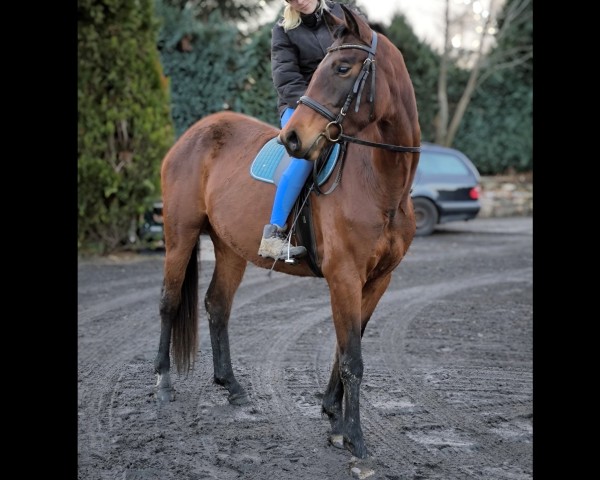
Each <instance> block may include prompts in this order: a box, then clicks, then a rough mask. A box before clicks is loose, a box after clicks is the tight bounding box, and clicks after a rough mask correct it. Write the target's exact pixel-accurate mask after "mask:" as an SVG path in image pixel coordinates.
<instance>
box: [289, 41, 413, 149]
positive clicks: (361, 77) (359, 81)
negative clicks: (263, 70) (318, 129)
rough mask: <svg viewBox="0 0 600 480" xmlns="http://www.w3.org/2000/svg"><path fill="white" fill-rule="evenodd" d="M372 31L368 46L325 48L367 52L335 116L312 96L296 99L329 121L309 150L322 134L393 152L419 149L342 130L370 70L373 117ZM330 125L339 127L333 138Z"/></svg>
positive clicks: (370, 95) (356, 108)
mask: <svg viewBox="0 0 600 480" xmlns="http://www.w3.org/2000/svg"><path fill="white" fill-rule="evenodd" d="M372 33H373V37H372V40H371V46H370V47H368V46H366V45H361V44H345V45H339V46H337V47H330V48H328V49H327V54H329V53H331V52H335V51H337V50H345V49H358V50H364V51H365V52H367V53H368V54H369V55H368V56H367V58H366V59H365V61H364V62H363V66H362V69H361V71H360V73H359V74H358V76H357V77H356V80H355V82H354V86H353V87H352V89H351V90H350V92H348V95H347V96H346V101H345V102H344V105H343V106H342V108H341V109H340V112H339V113H338V114H337V116H336V115H334V114H333V113H331V112H330V111H329V110H328V109H327V108H325V107H324V106H323V105H321V104H320V103H319V102H317V101H315V100H313V99H312V98H310V97H308V96H306V95H303V96H302V97H300V100H298V103H299V104H300V103H303V104H304V105H306V106H307V107H310V108H312V109H313V110H314V111H315V112H317V113H318V114H320V115H322V116H324V117H325V118H327V119H328V120H329V123H328V124H327V125H326V126H325V130H324V131H323V132H322V133H321V134H320V135H319V136H318V137H317V139H316V140H315V142H314V143H313V145H312V146H311V147H310V149H309V151H310V150H311V149H312V148H313V147H314V146H316V143H317V141H318V140H319V139H320V138H321V137H322V136H324V137H325V138H327V140H329V141H330V142H333V143H337V142H341V143H342V144H343V142H352V143H358V144H360V145H367V146H369V147H377V148H384V149H386V150H392V151H394V152H405V153H417V152H420V151H421V147H403V146H400V145H390V144H388V143H377V142H371V141H368V140H361V139H359V138H356V137H351V136H348V135H346V134H344V131H343V128H342V122H343V121H344V118H346V113H347V112H348V108H350V104H351V103H352V100H354V97H355V96H357V95H358V96H357V97H356V104H355V107H354V111H355V112H358V109H359V107H360V98H361V95H362V91H363V88H364V86H365V83H366V81H367V78H368V76H369V74H370V73H371V71H373V75H372V76H371V92H370V94H369V103H370V104H371V109H370V112H369V120H372V118H373V108H374V102H375V51H376V50H377V33H376V32H372ZM332 127H336V128H338V129H339V134H338V136H337V137H336V138H333V137H332V136H331V133H330V129H331V128H332Z"/></svg>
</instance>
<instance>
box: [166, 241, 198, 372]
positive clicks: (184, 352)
mask: <svg viewBox="0 0 600 480" xmlns="http://www.w3.org/2000/svg"><path fill="white" fill-rule="evenodd" d="M199 243H200V240H198V241H197V242H196V244H195V245H194V248H193V250H192V254H191V255H190V259H189V261H188V264H187V267H186V269H185V278H184V279H183V284H182V285H181V302H180V303H179V308H178V309H177V314H176V315H175V317H174V319H173V331H172V335H173V336H172V353H173V361H174V363H175V368H176V369H177V372H178V373H182V372H184V373H188V372H189V371H190V369H192V368H193V367H194V362H195V360H196V353H197V352H198V268H199V265H198V246H199Z"/></svg>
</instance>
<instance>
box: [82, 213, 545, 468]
mask: <svg viewBox="0 0 600 480" xmlns="http://www.w3.org/2000/svg"><path fill="white" fill-rule="evenodd" d="M202 246H203V247H202V255H201V267H202V268H201V271H200V289H201V298H203V296H204V292H205V291H206V288H207V287H208V282H209V281H210V277H211V275H212V270H213V266H214V261H213V257H212V252H211V248H210V247H211V244H210V240H209V239H208V237H204V236H203V237H202ZM532 251H533V242H532V218H531V217H515V218H482V219H476V220H474V221H472V222H465V223H463V222H458V223H451V224H447V225H446V226H441V227H439V228H438V230H437V232H436V233H434V234H433V235H432V236H430V237H420V238H416V239H415V240H414V242H413V245H412V246H411V248H410V250H409V252H408V255H407V257H406V258H405V259H404V260H403V262H402V263H401V264H400V266H399V267H398V268H397V270H396V271H395V273H394V276H393V279H392V282H391V284H390V287H389V289H388V291H387V292H386V293H385V294H384V296H383V298H382V300H381V302H380V303H379V305H378V307H377V309H376V310H375V313H374V314H373V317H372V320H371V322H370V323H369V325H368V327H367V329H366V331H365V335H364V337H363V360H364V377H363V383H362V386H361V399H360V401H361V421H362V427H363V431H364V435H365V441H366V443H367V447H368V448H369V452H370V457H369V458H368V459H367V460H363V461H360V462H359V461H357V460H356V459H355V458H353V457H352V456H351V454H350V453H349V452H348V451H346V450H340V449H336V448H334V447H332V446H331V445H329V444H328V442H327V437H328V435H327V432H328V429H329V422H328V420H326V419H325V418H322V417H321V410H320V402H321V395H322V393H323V391H324V389H325V386H326V384H327V381H328V378H329V372H330V368H331V362H332V359H333V351H334V345H335V336H334V331H333V325H332V324H331V315H330V305H329V293H328V288H327V284H326V282H325V280H324V279H316V278H299V277H293V276H288V275H283V274H278V273H276V272H274V273H273V274H272V275H271V276H270V277H269V276H268V275H267V273H268V271H267V270H264V269H259V268H257V267H254V266H253V265H249V266H248V269H247V271H246V275H245V277H244V281H243V282H242V285H241V286H240V289H239V290H238V293H237V295H236V299H235V302H234V308H233V312H232V315H231V324H230V336H231V354H232V362H233V368H234V372H235V373H236V376H237V378H238V380H239V381H240V383H242V384H243V385H244V386H245V387H246V389H247V391H248V393H249V395H250V397H251V400H252V401H251V403H250V404H249V405H247V406H243V407H234V406H231V405H229V404H228V402H227V392H226V391H225V390H224V389H223V388H221V387H219V386H218V385H216V384H214V383H213V381H212V375H213V372H212V358H211V346H210V339H209V333H208V325H207V323H206V315H205V313H204V309H203V303H201V306H200V307H201V323H200V352H199V356H198V360H197V363H196V367H195V370H194V371H193V372H192V373H191V374H190V375H189V376H187V377H184V376H177V375H176V374H175V375H174V376H173V380H174V386H175V389H176V394H177V398H176V400H175V401H174V402H171V403H169V404H168V405H163V406H161V405H159V404H158V403H157V402H156V400H155V397H154V392H155V391H154V384H155V381H156V378H155V375H154V373H153V364H152V363H153V360H154V357H155V355H156V352H157V348H158V338H159V329H160V319H159V315H158V302H159V296H160V287H161V281H162V261H163V252H160V251H159V252H152V253H148V254H141V255H129V256H115V257H108V258H102V259H93V260H90V259H88V260H80V261H79V264H78V410H77V413H78V438H77V446H78V452H77V456H78V478H79V479H81V480H101V479H102V480H104V479H107V480H108V479H111V480H113V479H119V480H121V479H125V480H134V479H135V480H205V479H206V480H208V479H219V480H232V479H247V480H262V479H265V480H329V479H334V480H337V479H348V478H352V477H355V478H361V477H363V478H372V479H388V480H400V479H402V480H404V479H407V480H408V479H431V480H453V479H481V480H529V479H532V478H533V460H532V456H533V455H532V442H533V398H532V397H533V383H532V376H533V366H532V356H533V354H532V351H533V348H532V343H533V340H532V337H533V334H532V330H533V304H532V292H533V260H532V256H533V252H532Z"/></svg>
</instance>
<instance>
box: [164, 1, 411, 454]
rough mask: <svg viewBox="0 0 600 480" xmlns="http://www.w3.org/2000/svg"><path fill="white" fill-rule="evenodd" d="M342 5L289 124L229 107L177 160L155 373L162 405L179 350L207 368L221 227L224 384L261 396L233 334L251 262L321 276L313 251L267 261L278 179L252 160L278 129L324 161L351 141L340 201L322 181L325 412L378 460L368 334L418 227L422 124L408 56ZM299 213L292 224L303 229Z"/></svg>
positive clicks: (192, 136) (338, 183) (216, 321)
mask: <svg viewBox="0 0 600 480" xmlns="http://www.w3.org/2000/svg"><path fill="white" fill-rule="evenodd" d="M342 7H343V9H344V19H339V18H337V17H335V16H334V15H331V14H329V13H328V12H325V13H324V21H326V22H327V24H328V26H329V27H330V30H331V31H332V32H333V35H334V42H333V43H332V45H331V47H330V48H329V50H328V52H327V54H326V56H325V58H324V59H323V60H322V62H321V63H320V64H319V66H318V68H317V69H316V71H315V72H314V75H313V77H312V79H311V81H310V84H309V86H308V89H307V90H306V92H305V95H304V96H303V97H302V98H301V99H300V100H299V102H298V105H297V108H296V109H295V111H294V113H293V115H292V116H291V118H290V120H289V121H288V123H287V124H286V125H285V126H284V128H282V129H281V130H280V129H277V128H276V127H274V126H272V125H269V124H267V123H265V122H263V121H261V120H258V119H256V118H253V117H251V116H248V115H245V114H243V113H237V112H232V111H220V112H216V113H212V114H210V115H208V116H205V117H203V118H202V119H200V120H198V121H197V122H196V123H195V124H193V125H192V126H191V127H189V129H188V130H187V131H186V132H185V133H184V134H183V135H182V136H181V137H180V138H179V139H178V140H177V141H176V142H175V143H174V144H173V146H172V147H171V148H170V150H169V151H168V152H167V154H166V156H165V157H164V159H163V162H162V165H161V189H162V197H163V220H164V239H165V258H164V271H163V273H164V277H163V284H162V289H161V297H160V305H159V311H160V319H161V330H160V339H159V348H158V354H157V356H156V358H155V361H154V370H155V373H156V375H157V379H158V380H157V384H156V397H157V399H158V400H159V401H160V402H167V401H173V400H174V399H175V394H174V391H175V390H174V388H173V383H172V380H171V376H170V368H171V354H172V357H173V362H174V364H175V366H176V369H177V372H178V373H181V372H185V373H187V372H189V371H190V370H191V369H193V366H194V362H195V359H196V356H197V350H198V338H197V336H198V333H197V332H198V297H199V294H198V278H199V268H200V264H199V260H198V258H199V257H198V251H199V246H200V236H201V234H207V235H208V236H209V237H210V239H211V240H212V242H213V245H214V254H215V264H214V272H213V275H212V279H211V282H210V285H209V287H208V289H207V291H206V295H205V298H204V306H205V309H206V312H207V316H208V323H209V330H210V340H211V346H212V355H213V368H214V378H213V380H214V382H215V383H216V384H218V385H220V386H222V387H224V388H225V389H226V390H227V391H228V401H229V402H230V403H231V404H232V405H244V404H247V403H248V402H250V399H249V396H248V394H247V393H246V390H245V389H244V388H243V387H242V385H240V384H239V383H238V381H237V379H236V377H235V375H234V372H233V368H232V364H231V356H230V348H229V334H228V324H229V320H230V313H231V309H232V304H233V300H234V295H235V293H236V290H237V289H238V287H239V286H240V283H241V281H242V278H243V275H244V272H245V269H246V267H247V264H248V262H251V263H252V264H254V265H256V266H258V267H261V268H265V269H274V270H275V271H277V272H283V273H285V274H289V275H298V276H305V277H308V276H312V277H314V276H316V274H315V272H314V270H313V269H312V268H311V267H310V266H309V264H308V261H307V259H306V258H305V257H303V258H300V259H297V261H295V262H294V261H290V262H288V261H281V260H273V259H269V258H263V257H261V256H259V255H258V253H257V252H258V247H259V244H260V240H261V236H262V230H263V226H264V225H265V224H266V223H268V220H269V215H270V211H271V206H272V201H273V197H274V187H273V185H270V184H268V183H265V182H260V181H257V180H256V179H253V178H251V176H250V175H249V167H250V164H251V162H252V160H253V159H254V158H255V156H256V155H257V153H258V152H259V151H260V149H261V147H262V146H263V145H265V144H266V142H267V141H269V140H272V139H273V138H275V137H278V138H279V141H280V142H281V143H283V145H284V146H285V149H286V150H287V152H288V153H289V155H290V156H294V157H299V158H305V159H307V160H309V161H313V162H316V161H317V159H318V158H319V156H320V155H321V153H322V152H323V151H325V150H326V149H328V148H329V149H331V145H332V144H335V143H340V144H341V145H342V146H343V147H344V148H343V150H344V154H343V155H344V156H343V159H342V161H341V162H340V165H339V166H338V167H336V168H339V172H338V174H337V175H335V176H333V175H332V178H331V179H329V180H328V185H330V184H334V183H335V188H333V187H332V188H329V189H328V192H326V193H328V194H327V195H323V194H319V192H317V191H316V190H314V189H313V190H312V193H311V204H310V207H311V213H312V222H313V226H312V228H313V233H314V239H315V249H316V258H318V259H319V265H318V267H319V268H320V271H321V272H322V276H323V277H324V278H325V280H326V282H327V285H328V287H329V293H330V302H331V312H332V321H333V325H334V328H335V335H336V349H335V352H334V359H333V365H332V368H331V374H330V378H329V381H328V385H327V387H326V390H325V392H324V395H323V399H322V405H321V408H322V413H323V414H324V417H325V416H326V417H327V418H328V419H329V421H330V432H329V437H328V440H329V442H330V443H331V445H333V446H334V447H338V448H342V449H343V448H346V449H347V450H349V451H350V452H351V453H352V455H354V456H355V457H358V458H366V457H367V456H368V450H367V447H366V444H365V440H364V435H363V432H362V428H361V424H360V411H359V393H360V384H361V381H362V376H363V359H362V353H361V340H362V336H363V334H364V331H365V328H366V326H367V323H368V322H369V320H370V319H371V316H372V315H373V312H374V310H375V308H376V306H377V304H378V302H379V300H380V299H381V297H382V295H383V294H384V292H385V291H386V289H387V287H388V285H389V283H390V280H391V277H392V273H393V271H394V270H395V269H396V267H397V266H398V265H399V264H400V262H401V260H402V259H403V257H404V256H405V254H406V252H407V250H408V248H409V246H410V244H411V242H412V240H413V237H414V235H415V228H416V227H415V217H414V211H413V206H412V200H411V196H410V190H411V186H412V182H413V179H414V176H415V171H416V168H417V164H418V161H419V152H420V141H421V132H420V126H419V121H418V113H417V105H416V99H415V94H414V90H413V86H412V82H411V80H410V76H409V73H408V70H407V67H406V65H405V63H404V59H403V56H402V54H401V52H400V51H399V50H398V49H397V48H396V46H394V45H393V43H391V42H390V41H389V39H387V38H386V37H385V36H384V35H383V34H381V33H379V34H378V33H377V32H375V31H374V30H372V29H371V28H370V26H369V24H368V23H367V22H366V21H364V20H363V19H362V18H359V17H357V16H355V15H354V13H353V12H351V11H350V10H348V9H347V8H346V7H345V6H344V5H342ZM376 65H377V67H376ZM351 107H354V108H351ZM332 111H336V112H338V113H337V114H335V113H332ZM342 168H343V175H341V173H342V170H341V169H342ZM334 177H335V178H334ZM308 181H310V177H309V180H308ZM308 181H307V182H308ZM321 193H323V192H321ZM292 216H293V215H292V214H290V218H289V219H288V221H289V223H288V225H292V229H293V228H294V227H293V224H294V219H293V218H292Z"/></svg>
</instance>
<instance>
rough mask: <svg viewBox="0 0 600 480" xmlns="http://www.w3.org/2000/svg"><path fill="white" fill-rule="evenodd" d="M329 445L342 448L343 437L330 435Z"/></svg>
mask: <svg viewBox="0 0 600 480" xmlns="http://www.w3.org/2000/svg"><path fill="white" fill-rule="evenodd" d="M329 443H331V444H332V445H333V446H334V447H336V448H344V436H343V435H330V436H329Z"/></svg>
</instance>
